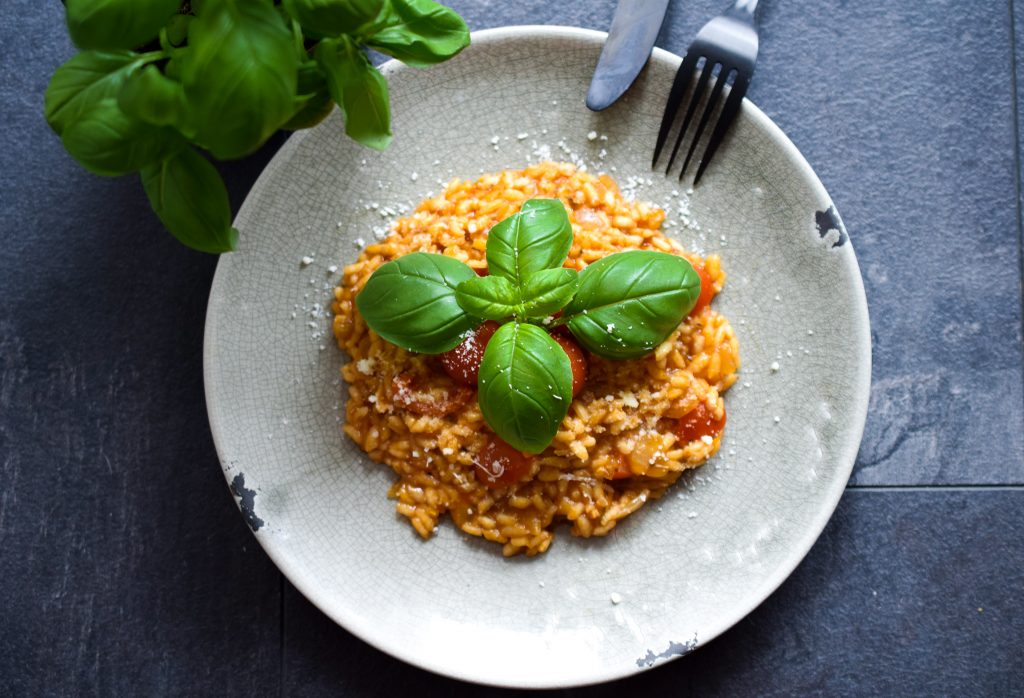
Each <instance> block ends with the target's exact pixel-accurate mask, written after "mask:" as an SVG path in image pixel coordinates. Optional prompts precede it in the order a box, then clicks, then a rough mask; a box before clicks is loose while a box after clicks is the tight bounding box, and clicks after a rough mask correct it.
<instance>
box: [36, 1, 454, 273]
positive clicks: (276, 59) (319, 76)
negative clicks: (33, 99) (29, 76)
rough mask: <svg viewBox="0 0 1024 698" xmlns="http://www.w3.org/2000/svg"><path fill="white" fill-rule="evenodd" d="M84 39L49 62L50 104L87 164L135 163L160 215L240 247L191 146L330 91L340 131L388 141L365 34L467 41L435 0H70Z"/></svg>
mask: <svg viewBox="0 0 1024 698" xmlns="http://www.w3.org/2000/svg"><path fill="white" fill-rule="evenodd" d="M65 7H66V14H67V25H68V30H69V32H70V34H71V38H72V40H73V41H74V42H75V45H76V46H78V47H79V48H80V49H81V52H80V53H78V54H77V55H75V56H74V57H73V58H71V60H69V61H68V62H66V63H65V64H64V65H62V66H61V67H60V68H58V69H57V71H56V72H55V73H54V75H53V78H52V79H51V80H50V85H49V87H48V89H47V90H46V98H45V104H44V108H45V114H46V120H47V122H49V124H50V126H51V127H52V128H53V130H54V131H55V132H56V133H57V135H58V136H60V138H61V141H62V143H63V144H64V147H65V148H66V149H67V151H68V153H70V154H71V156H72V157H74V158H75V160H77V161H78V162H79V163H80V164H81V165H82V166H83V167H85V168H86V169H87V170H90V171H91V172H95V173H96V174H100V175H106V176H110V177H116V176H119V175H124V174H129V173H132V172H138V173H139V174H140V175H141V177H142V184H143V187H144V189H145V191H146V195H147V196H148V197H149V201H150V203H151V204H152V206H153V210H154V211H155V212H156V214H157V216H158V217H159V218H160V220H161V221H162V222H163V224H164V226H165V227H166V228H167V229H168V230H169V231H170V232H171V233H172V234H173V235H174V236H175V237H176V238H178V240H180V241H181V242H183V243H184V244H186V245H188V246H189V247H192V248H194V249H197V250H201V251H203V252H211V253H219V252H227V251H230V250H232V249H234V248H235V244H236V242H237V239H238V231H237V230H235V229H234V228H233V227H232V226H231V207H230V205H229V203H228V194H227V189H226V188H225V186H224V183H223V181H222V180H221V177H220V175H219V173H218V172H217V169H216V168H215V167H214V166H213V165H212V164H211V163H210V161H209V159H208V158H207V157H205V156H204V155H203V154H201V153H200V152H199V150H197V148H198V149H200V150H202V151H206V153H208V154H209V155H211V156H213V157H214V158H216V159H220V160H228V159H234V158H240V157H243V156H245V155H248V154H250V153H252V152H253V151H255V150H256V149H257V148H259V147H260V146H261V145H263V144H264V143H265V142H266V140H267V139H268V138H269V137H270V136H271V135H272V134H273V133H275V132H276V131H277V130H279V129H287V130H296V129H302V128H309V127H311V126H314V125H316V124H317V123H319V122H320V121H322V120H323V119H324V118H325V117H326V116H327V115H328V114H329V113H330V112H331V110H332V109H333V107H334V105H335V104H337V105H338V106H339V107H340V108H341V112H342V115H343V118H344V121H345V133H347V134H348V135H349V137H351V138H353V139H355V140H356V141H358V142H360V143H362V144H364V145H367V146H369V147H371V148H376V149H378V150H382V149H384V148H386V147H387V145H388V143H389V142H390V141H391V118H390V110H389V101H388V87H387V81H386V80H385V79H384V77H383V76H382V75H381V74H380V72H378V71H377V69H376V68H375V67H374V66H373V65H372V64H371V63H370V60H369V59H368V58H367V55H366V53H365V51H364V49H365V48H367V47H368V48H372V49H374V50H377V51H380V52H382V53H386V54H388V55H390V56H393V57H395V58H397V59H399V60H401V61H403V62H405V63H406V64H408V65H411V66H416V67H422V66H429V65H433V64H435V63H439V62H441V61H444V60H447V59H448V58H451V57H452V56H454V55H455V54H457V53H458V52H459V51H461V50H462V49H463V48H465V47H466V46H467V45H468V44H469V30H468V29H467V28H466V24H465V22H463V21H462V18H461V17H459V16H458V15H457V14H456V13H455V12H454V11H452V10H451V9H449V8H447V7H444V6H443V5H440V4H438V3H436V2H433V0H283V1H281V2H274V1H273V0H192V1H191V2H182V0H65Z"/></svg>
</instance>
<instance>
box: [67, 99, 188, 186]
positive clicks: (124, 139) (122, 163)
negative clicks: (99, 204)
mask: <svg viewBox="0 0 1024 698" xmlns="http://www.w3.org/2000/svg"><path fill="white" fill-rule="evenodd" d="M61 140H62V141H63V143H64V147H65V149H67V151H68V153H70V154H71V156H72V157H73V158H75V160H77V161H78V162H79V164H81V165H82V166H83V167H84V168H85V169H87V170H89V171H90V172H94V173H96V174H99V175H105V176H107V177H117V176H119V175H123V174H128V173H129V172H134V171H136V170H140V169H142V168H143V167H145V166H146V165H148V164H150V163H153V162H156V161H158V160H160V159H162V158H164V157H166V156H167V155H168V154H170V153H172V152H174V151H175V150H177V149H179V148H182V147H184V145H185V143H184V140H182V138H181V135H180V134H179V133H178V132H177V131H175V130H174V129H172V128H167V127H159V126H153V125H152V124H147V123H144V122H142V121H139V120H138V119H133V118H132V117H130V116H128V115H127V114H125V113H124V112H123V111H121V108H120V107H119V106H117V100H116V99H114V98H113V97H107V98H106V99H103V100H100V102H99V103H97V104H96V105H95V106H94V107H93V108H92V109H90V110H89V111H88V112H86V113H85V114H84V115H83V116H82V117H81V118H79V119H78V120H77V121H75V122H74V123H72V124H70V125H69V126H68V127H67V128H66V129H64V135H63V136H61Z"/></svg>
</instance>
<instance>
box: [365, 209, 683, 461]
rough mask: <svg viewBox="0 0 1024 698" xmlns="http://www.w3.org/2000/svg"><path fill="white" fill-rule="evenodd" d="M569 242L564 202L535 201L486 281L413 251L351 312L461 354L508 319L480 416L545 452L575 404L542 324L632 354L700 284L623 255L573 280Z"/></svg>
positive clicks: (432, 347) (492, 261)
mask: <svg viewBox="0 0 1024 698" xmlns="http://www.w3.org/2000/svg"><path fill="white" fill-rule="evenodd" d="M571 246H572V227H571V225H570V224H569V217H568V216H567V215H566V211H565V206H564V204H562V202H561V201H559V200H557V199H532V200H530V201H527V202H526V203H524V204H523V206H522V208H521V209H520V211H519V213H516V214H515V215H513V216H510V217H509V218H506V219H505V220H504V221H502V222H500V223H498V224H497V225H495V226H494V227H493V228H491V230H490V232H489V233H488V237H487V250H486V256H487V263H488V271H489V272H490V275H489V276H484V277H478V276H477V275H476V273H475V272H474V271H473V270H472V269H471V268H470V267H469V266H468V265H466V264H463V263H462V262H460V261H458V260H456V259H453V258H451V257H445V256H443V255H432V254H424V253H419V252H418V253H413V254H410V255H406V256H404V257H399V258H398V259H396V260H394V261H392V262H388V263H387V264H385V265H384V266H382V267H381V268H380V269H378V270H377V271H375V272H374V273H373V274H372V275H371V276H370V278H369V279H368V280H367V282H366V285H365V287H364V288H363V290H362V291H361V292H360V293H359V295H357V296H356V306H357V307H358V308H359V312H360V313H361V314H362V316H363V319H364V320H365V321H366V324H367V325H368V326H369V327H370V329H371V330H373V331H374V332H376V333H377V334H379V335H380V336H381V337H383V338H384V339H386V340H388V341H390V342H392V343H394V344H397V345H398V346H400V347H402V348H404V349H408V350H410V351H416V352H421V353H425V354H437V353H442V352H444V351H448V350H449V349H452V348H454V347H456V346H458V345H459V344H460V343H461V342H462V341H463V340H464V339H465V338H466V337H467V336H468V332H469V331H471V330H473V329H475V328H476V327H477V326H479V324H480V323H481V322H482V321H483V320H497V321H500V322H503V323H504V324H503V325H502V326H501V327H500V328H498V330H497V332H495V334H494V336H493V337H491V340H490V341H489V342H488V344H487V347H486V349H485V350H484V355H483V361H482V363H481V365H480V371H479V379H478V384H477V387H478V392H477V399H478V401H479V403H480V410H481V412H482V413H483V416H484V419H485V420H486V421H487V424H488V425H489V426H490V427H491V429H493V430H494V432H495V433H496V434H497V435H498V436H500V437H501V438H502V439H504V440H505V441H507V442H508V443H510V444H512V446H514V447H515V448H517V449H519V450H521V451H525V452H528V453H540V452H541V451H543V450H544V449H545V448H547V447H548V446H549V445H550V444H551V441H552V440H553V439H554V437H555V434H556V433H557V432H558V426H559V424H561V422H562V420H563V419H564V418H565V415H566V413H567V411H568V409H569V402H570V401H571V400H572V368H571V366H570V362H569V358H568V356H567V355H566V353H565V351H564V350H562V348H561V347H560V346H559V345H558V343H557V342H555V340H553V339H552V338H551V336H550V335H549V334H548V332H547V330H546V329H543V327H545V326H551V325H565V326H566V327H567V328H568V329H569V331H570V332H572V334H573V335H574V336H575V337H576V339H578V340H579V342H580V344H582V345H583V346H584V347H586V348H587V349H588V350H589V351H590V352H591V353H593V354H597V355H598V356H602V357H604V358H608V359H633V358H638V357H640V356H644V355H645V354H649V353H651V352H652V351H654V349H655V348H657V346H658V345H659V344H661V343H662V342H663V341H665V339H667V338H668V336H669V335H670V334H672V332H673V331H675V329H676V328H677V327H678V326H679V323H680V322H682V320H683V319H684V318H685V317H686V315H687V313H689V312H690V310H692V309H693V307H694V305H695V304H696V302H697V298H698V296H699V295H700V283H701V282H700V276H699V275H698V274H697V272H696V271H694V269H693V267H692V266H691V265H690V263H689V262H688V261H686V260H685V259H683V258H682V257H680V256H678V255H673V254H667V253H664V252H655V251H651V250H633V251H629V252H619V253H616V254H612V255H609V256H607V257H605V258H603V259H601V260H599V261H597V262H594V263H593V264H591V265H590V266H588V267H586V268H585V269H584V270H583V271H582V272H580V273H578V274H577V272H576V271H575V270H573V269H566V268H563V267H562V264H564V262H565V259H566V256H567V254H568V251H569V248H570V247H571ZM559 310H561V311H562V315H561V317H559V318H558V319H557V320H556V319H555V318H554V317H553V315H554V314H555V313H557V312H558V311H559Z"/></svg>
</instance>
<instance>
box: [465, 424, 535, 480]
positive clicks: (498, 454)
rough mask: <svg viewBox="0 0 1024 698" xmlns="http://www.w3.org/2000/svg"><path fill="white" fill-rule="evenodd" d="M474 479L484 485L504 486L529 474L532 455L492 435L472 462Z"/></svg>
mask: <svg viewBox="0 0 1024 698" xmlns="http://www.w3.org/2000/svg"><path fill="white" fill-rule="evenodd" d="M473 464H474V465H475V466H476V479H477V480H479V481H480V483H481V484H482V485H484V487H506V486H508V485H513V484H515V483H517V482H519V481H520V480H522V479H523V478H524V477H526V476H527V475H529V474H530V468H531V467H532V466H533V456H531V455H528V454H526V453H521V452H519V451H517V450H516V449H514V448H512V446H510V445H509V444H508V443H507V442H505V441H502V440H501V439H499V438H498V437H497V436H492V437H491V438H490V439H488V441H487V445H486V446H484V450H483V451H481V452H480V453H479V454H478V455H477V457H476V459H475V461H474V463H473Z"/></svg>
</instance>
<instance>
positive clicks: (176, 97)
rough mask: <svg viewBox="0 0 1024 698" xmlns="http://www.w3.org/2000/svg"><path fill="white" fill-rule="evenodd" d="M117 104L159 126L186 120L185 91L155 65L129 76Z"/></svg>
mask: <svg viewBox="0 0 1024 698" xmlns="http://www.w3.org/2000/svg"><path fill="white" fill-rule="evenodd" d="M117 104H118V106H119V107H121V109H122V111H124V113H125V114H127V115H128V116H130V117H133V118H135V119H138V120H139V121H144V122H146V123H148V124H154V125H157V126H175V125H178V124H181V123H182V122H183V121H184V120H185V90H184V88H183V87H182V86H181V83H179V82H176V81H174V80H171V79H170V78H168V77H165V76H164V75H163V73H161V72H160V71H159V70H158V69H157V67H156V66H155V65H147V66H145V67H144V68H142V70H137V71H134V72H133V73H132V74H131V75H129V76H128V78H127V80H126V81H125V83H124V85H123V86H122V87H121V91H120V92H118V93H117Z"/></svg>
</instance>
